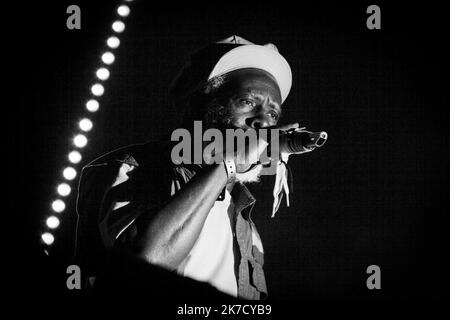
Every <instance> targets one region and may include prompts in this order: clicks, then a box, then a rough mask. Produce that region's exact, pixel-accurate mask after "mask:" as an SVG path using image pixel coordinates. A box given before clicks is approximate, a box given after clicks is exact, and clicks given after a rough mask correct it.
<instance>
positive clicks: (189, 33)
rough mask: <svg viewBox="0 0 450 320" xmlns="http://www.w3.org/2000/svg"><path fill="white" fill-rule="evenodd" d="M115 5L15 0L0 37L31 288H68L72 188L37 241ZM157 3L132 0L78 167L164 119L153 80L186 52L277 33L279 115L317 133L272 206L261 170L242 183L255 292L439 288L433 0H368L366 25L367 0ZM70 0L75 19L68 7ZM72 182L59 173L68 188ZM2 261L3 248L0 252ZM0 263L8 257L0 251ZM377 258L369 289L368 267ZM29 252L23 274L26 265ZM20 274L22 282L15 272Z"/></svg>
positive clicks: (418, 293) (441, 93) (299, 297)
mask: <svg viewBox="0 0 450 320" xmlns="http://www.w3.org/2000/svg"><path fill="white" fill-rule="evenodd" d="M118 3H119V2H115V1H111V2H109V3H101V2H96V3H95V4H94V3H92V1H91V2H89V1H72V2H69V1H59V3H57V4H56V3H55V4H49V3H47V4H44V3H40V4H34V5H32V6H29V5H27V6H24V7H23V8H16V9H14V14H13V17H14V22H13V23H12V24H10V28H11V30H14V31H16V30H17V32H14V37H13V42H12V43H11V47H10V48H13V50H6V51H8V52H9V53H12V54H13V55H14V56H15V58H18V59H17V63H16V62H14V64H13V68H14V71H15V72H14V75H13V78H12V80H11V81H10V83H11V84H13V87H14V88H15V89H17V93H16V91H15V90H14V91H13V92H14V93H13V97H14V103H13V104H10V105H9V107H8V106H4V108H5V109H6V108H10V109H11V110H13V111H14V112H13V113H12V115H11V116H8V117H7V118H8V119H7V120H6V122H7V123H6V124H7V125H8V126H7V128H8V135H7V141H8V142H10V143H11V144H12V146H13V147H14V149H10V150H9V155H10V157H11V158H6V159H9V160H11V159H12V160H13V161H12V162H9V164H6V166H7V167H6V171H7V173H8V176H9V175H11V178H12V180H11V188H10V191H12V192H10V193H8V203H9V209H10V211H11V212H13V213H14V216H13V220H15V223H16V225H17V226H18V227H16V228H13V230H12V231H13V234H14V235H13V237H14V239H15V240H14V241H13V242H14V243H16V244H17V246H14V247H13V250H14V251H15V252H16V253H17V254H18V256H19V258H20V259H14V261H15V264H17V266H14V269H15V270H16V271H18V272H19V273H18V278H17V279H18V280H19V281H18V282H16V283H15V287H16V288H17V289H19V290H21V292H22V293H24V292H25V293H28V294H29V295H26V296H27V297H28V296H29V297H30V298H32V299H37V300H39V299H44V300H45V299H46V298H45V295H43V294H42V293H41V290H42V291H45V292H46V296H47V297H48V296H54V297H58V296H65V297H69V298H70V297H71V296H72V295H76V294H78V293H73V292H69V293H68V290H67V289H65V276H66V275H65V268H66V266H67V265H68V264H70V256H71V254H72V252H73V242H74V230H75V221H76V220H75V218H76V215H75V212H74V201H75V193H74V192H72V194H71V195H70V196H69V197H68V200H67V201H66V203H67V208H66V210H65V212H64V213H63V214H61V221H62V223H61V226H60V227H59V228H58V229H57V231H56V232H55V239H56V240H55V244H54V245H53V246H52V247H51V248H49V250H48V252H49V256H47V255H46V254H45V253H44V249H45V246H43V245H42V244H41V243H40V234H41V232H42V231H43V230H44V229H45V219H46V217H47V216H48V215H50V214H51V207H50V204H51V201H52V200H53V199H55V198H56V196H57V193H56V186H57V184H58V183H59V182H62V169H63V168H64V167H65V166H66V165H67V164H68V161H67V158H66V157H67V154H68V152H69V151H70V150H71V148H72V146H71V138H72V137H73V136H74V134H75V133H76V132H77V122H78V120H79V119H81V118H82V117H83V116H88V115H89V114H88V112H86V111H85V108H84V104H85V102H86V101H87V100H88V99H89V98H90V86H91V85H92V84H93V83H94V81H95V70H96V69H97V68H98V67H99V66H100V65H101V60H100V55H101V53H102V52H104V51H105V50H106V49H107V47H106V43H105V41H106V39H107V37H108V36H109V35H110V34H112V31H111V27H110V25H111V23H112V21H113V20H114V19H115V17H116V14H115V12H114V10H115V8H116V6H117V4H118ZM314 3H315V4H314V5H307V4H302V5H298V4H297V5H296V6H294V5H285V4H281V3H279V2H276V3H272V4H261V3H259V4H257V3H254V4H246V5H243V4H242V3H241V4H234V3H233V4H232V3H229V4H221V5H219V4H217V3H215V2H210V3H209V4H208V5H203V6H199V5H193V4H191V5H188V4H185V5H184V6H179V5H176V4H169V3H168V4H167V5H165V6H164V5H163V6H161V4H160V5H158V6H156V5H152V4H149V3H144V1H134V2H132V3H130V6H131V14H130V16H129V17H128V18H126V20H125V22H126V29H125V32H124V33H123V34H121V35H120V36H119V37H120V39H121V45H120V47H119V48H118V49H115V50H114V54H115V55H116V62H115V63H114V64H113V65H112V67H111V68H110V70H111V77H110V79H109V80H107V81H106V84H105V89H106V91H105V95H104V96H103V97H101V99H100V104H101V107H100V110H99V111H98V112H97V113H96V114H94V115H93V117H92V119H93V122H94V128H93V130H92V131H91V132H90V133H89V134H88V139H89V142H88V145H87V147H86V148H85V150H83V152H82V153H83V161H82V163H81V164H80V165H78V166H77V168H78V169H79V168H81V165H83V164H86V163H87V161H89V160H92V159H93V158H95V157H96V156H98V155H100V154H102V153H104V152H106V151H109V150H111V149H114V148H116V147H120V146H123V145H127V144H130V143H138V142H145V141H148V140H153V139H158V138H160V137H162V136H163V135H165V134H167V133H168V132H170V131H171V130H172V129H173V128H174V126H175V125H176V123H177V122H176V116H177V114H176V112H175V110H174V109H173V108H172V107H171V106H170V105H169V104H168V93H167V86H168V84H169V83H170V81H171V79H172V77H173V76H174V75H175V74H176V73H177V71H178V70H179V68H180V67H181V66H182V65H183V64H184V62H185V60H186V59H187V57H188V54H189V52H191V51H192V50H193V49H196V48H198V47H199V46H202V45H205V44H206V43H208V42H210V41H216V40H219V39H223V38H226V37H228V36H230V35H233V34H237V35H240V36H241V37H243V38H246V39H248V40H250V41H252V42H255V43H261V44H262V43H266V42H273V43H275V44H276V45H277V46H278V48H279V50H280V52H281V53H282V54H283V55H284V56H285V57H286V59H287V60H288V61H289V63H290V65H291V68H292V71H293V87H292V90H291V93H290V95H289V97H288V99H287V101H286V102H285V106H284V118H283V119H282V122H292V121H299V122H300V124H301V125H303V126H306V127H308V128H309V129H312V130H326V131H327V132H328V134H329V140H328V142H327V144H326V145H325V146H324V147H323V148H322V149H320V150H317V151H315V152H312V153H310V154H306V155H303V156H297V157H292V158H291V160H290V164H291V166H292V167H293V169H294V193H293V194H292V195H291V202H292V204H291V207H289V208H287V207H286V206H285V205H284V203H283V205H282V207H281V209H280V210H279V212H278V213H277V216H276V218H274V219H271V218H270V213H271V212H270V209H269V208H270V207H271V205H272V196H271V190H272V187H273V177H263V183H261V184H259V185H255V186H251V190H252V192H254V194H255V196H256V198H257V204H256V207H255V209H254V211H253V212H254V214H253V217H254V220H255V222H256V224H257V226H258V228H259V231H260V234H261V237H262V239H263V243H264V246H265V251H266V256H265V271H266V276H267V281H268V287H269V293H270V296H271V298H272V299H277V300H295V301H304V300H309V299H312V300H315V301H322V300H323V299H327V300H335V299H339V300H347V299H349V300H352V301H353V300H368V301H372V300H374V299H376V300H380V299H381V300H398V299H401V300H405V299H434V298H439V297H441V294H442V290H443V289H444V284H443V282H442V280H443V279H444V278H445V275H446V274H447V273H448V271H447V270H446V264H445V262H444V261H445V260H444V257H445V255H446V254H445V252H447V250H445V251H444V244H443V241H444V240H445V239H444V235H443V230H444V228H445V225H444V220H443V218H444V214H445V210H444V206H443V203H444V201H445V200H446V199H445V198H444V195H445V190H444V189H445V187H446V184H445V182H446V176H447V168H448V165H447V162H446V160H445V157H446V151H447V146H448V143H447V142H448V139H447V137H446V136H445V131H444V130H445V129H446V124H447V121H446V115H445V112H444V110H445V108H446V107H447V106H448V98H446V93H447V92H448V89H447V88H446V86H447V83H448V81H447V79H446V77H445V75H446V73H445V72H444V65H443V62H444V58H446V53H445V52H444V49H443V48H444V45H443V43H444V41H445V37H444V35H445V32H444V31H445V30H444V25H445V21H444V18H443V8H440V7H439V6H432V5H425V4H423V5H421V6H418V5H413V4H409V3H404V4H401V5H398V6H396V7H394V6H393V5H389V4H385V3H382V2H378V3H375V4H378V5H379V6H380V8H381V23H382V29H381V30H368V29H367V28H366V19H367V16H368V15H367V14H366V8H367V6H368V5H370V4H372V3H369V2H367V3H364V2H362V3H359V4H350V3H349V4H346V5H344V4H342V5H337V4H334V5H330V4H327V3H317V2H314ZM70 4H77V5H79V6H80V7H81V13H82V16H81V19H82V20H81V30H68V29H67V28H66V19H67V17H68V15H67V14H66V8H67V6H68V5H70ZM75 186H76V185H75V183H72V187H73V188H74V187H75ZM8 261H9V260H8ZM11 261H12V260H11ZM372 264H375V265H378V266H380V268H381V272H382V277H381V286H382V289H381V290H368V289H367V288H366V278H367V276H368V275H367V274H366V268H367V267H368V266H369V265H372ZM30 265H32V266H33V267H32V270H33V271H32V272H31V273H32V275H30V273H29V272H30V267H29V266H30ZM20 280H23V281H20Z"/></svg>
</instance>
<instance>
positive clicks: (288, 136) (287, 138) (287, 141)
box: [279, 128, 328, 154]
mask: <svg viewBox="0 0 450 320" xmlns="http://www.w3.org/2000/svg"><path fill="white" fill-rule="evenodd" d="M304 129H305V128H301V129H295V130H292V131H288V132H285V133H282V132H280V145H279V150H280V153H297V154H298V153H303V152H309V151H312V150H314V149H315V148H318V147H322V146H323V145H324V144H325V142H326V141H327V139H328V134H327V133H326V132H325V131H320V132H311V131H306V130H304Z"/></svg>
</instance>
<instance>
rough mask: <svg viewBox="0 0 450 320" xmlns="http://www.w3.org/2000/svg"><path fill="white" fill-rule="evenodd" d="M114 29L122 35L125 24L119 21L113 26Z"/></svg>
mask: <svg viewBox="0 0 450 320" xmlns="http://www.w3.org/2000/svg"><path fill="white" fill-rule="evenodd" d="M112 29H113V30H114V31H115V32H117V33H121V32H123V30H125V23H123V22H122V21H119V20H117V21H114V23H113V24H112Z"/></svg>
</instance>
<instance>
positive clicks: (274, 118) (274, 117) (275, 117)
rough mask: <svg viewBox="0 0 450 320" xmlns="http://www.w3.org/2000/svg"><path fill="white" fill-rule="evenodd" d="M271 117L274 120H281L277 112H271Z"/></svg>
mask: <svg viewBox="0 0 450 320" xmlns="http://www.w3.org/2000/svg"><path fill="white" fill-rule="evenodd" d="M268 115H269V117H271V118H272V119H273V120H275V121H278V119H279V118H280V116H279V115H278V113H276V112H275V111H270V112H269V113H268Z"/></svg>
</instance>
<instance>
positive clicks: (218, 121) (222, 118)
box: [205, 100, 263, 183]
mask: <svg viewBox="0 0 450 320" xmlns="http://www.w3.org/2000/svg"><path fill="white" fill-rule="evenodd" d="M206 110H207V111H206V116H205V123H206V127H207V128H216V129H219V130H225V129H229V128H233V129H236V127H234V126H233V116H232V115H231V113H230V111H229V108H227V107H226V106H223V105H221V104H219V103H218V102H217V101H214V100H213V101H211V102H209V103H208V104H207V108H206ZM262 169H263V166H262V165H261V164H258V165H256V166H254V167H253V168H252V169H251V170H249V171H247V172H244V173H236V181H238V182H240V183H258V182H260V181H261V179H260V177H261V171H262Z"/></svg>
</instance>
